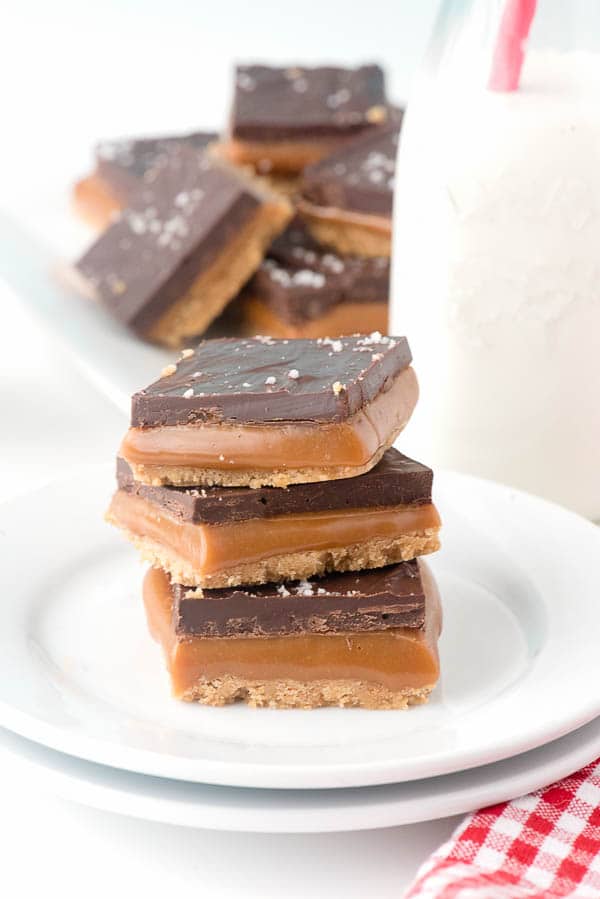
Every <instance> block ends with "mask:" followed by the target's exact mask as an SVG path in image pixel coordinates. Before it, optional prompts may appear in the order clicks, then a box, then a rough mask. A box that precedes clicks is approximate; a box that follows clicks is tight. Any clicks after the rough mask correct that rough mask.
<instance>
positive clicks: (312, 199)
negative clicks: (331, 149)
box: [300, 127, 400, 217]
mask: <svg viewBox="0 0 600 899" xmlns="http://www.w3.org/2000/svg"><path fill="white" fill-rule="evenodd" d="M399 134H400V130H399V127H390V128H380V129H378V130H377V131H374V132H371V133H370V134H365V135H362V136H361V137H358V138H356V139H355V140H353V141H351V142H350V143H348V144H347V145H346V146H345V147H343V148H342V149H340V150H338V151H337V152H336V153H332V154H331V155H330V156H327V157H326V158H325V159H323V160H321V162H317V163H315V164H314V165H310V166H307V167H306V169H305V170H304V174H303V177H302V183H301V185H300V193H301V195H302V197H303V199H305V200H307V201H308V202H309V203H313V204H314V205H316V206H333V207H335V208H337V209H346V210H348V211H350V212H362V213H367V214H370V215H378V216H385V217H391V214H392V200H393V195H394V175H395V171H396V151H397V148H398V136H399Z"/></svg>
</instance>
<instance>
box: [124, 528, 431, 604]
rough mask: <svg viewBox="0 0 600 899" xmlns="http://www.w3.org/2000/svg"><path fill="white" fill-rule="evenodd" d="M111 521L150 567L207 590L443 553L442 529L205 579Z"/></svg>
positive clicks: (251, 565)
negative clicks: (441, 548) (160, 569)
mask: <svg viewBox="0 0 600 899" xmlns="http://www.w3.org/2000/svg"><path fill="white" fill-rule="evenodd" d="M107 520H108V521H109V522H110V523H111V524H114V525H116V526H117V527H119V528H120V529H121V530H122V531H123V533H124V534H125V536H126V537H127V539H128V540H129V541H130V542H131V543H132V544H133V545H134V546H135V548H136V549H137V550H138V551H139V553H140V555H141V557H142V559H143V560H144V561H145V562H149V563H150V564H151V565H153V566H154V567H155V568H162V569H163V571H166V572H168V574H169V576H170V578H171V580H172V581H173V583H177V584H186V585H188V586H190V587H203V588H204V589H217V588H222V587H237V586H239V585H241V584H267V583H270V582H278V581H295V580H303V579H304V578H310V577H314V576H316V575H324V574H329V573H331V572H334V571H362V570H365V569H368V568H383V567H384V566H385V565H392V564H395V563H396V562H408V561H410V559H415V558H417V557H418V556H424V555H429V554H430V553H434V552H437V550H438V549H439V548H440V539H439V528H428V529H427V530H424V531H420V532H414V533H412V534H406V535H405V536H402V537H398V538H397V539H396V540H365V541H363V542H362V543H357V544H353V545H351V546H344V547H336V548H331V549H327V550H307V551H304V552H295V553H286V554H283V555H280V556H274V557H273V558H270V559H263V560H261V561H259V562H248V563H245V564H240V565H232V566H231V567H230V568H228V570H227V571H224V572H219V573H218V574H200V573H199V572H198V569H197V568H196V567H195V566H194V565H193V564H192V563H190V562H189V561H188V560H187V559H183V558H182V557H181V556H179V555H177V554H176V553H174V552H173V551H171V550H169V549H168V548H167V547H165V546H163V545H162V544H159V543H156V542H155V541H153V540H150V539H148V538H147V537H140V536H138V535H137V534H134V533H133V532H132V531H129V530H127V529H126V528H123V526H122V525H120V524H119V522H118V521H116V520H115V519H114V518H112V517H111V516H110V515H108V516H107Z"/></svg>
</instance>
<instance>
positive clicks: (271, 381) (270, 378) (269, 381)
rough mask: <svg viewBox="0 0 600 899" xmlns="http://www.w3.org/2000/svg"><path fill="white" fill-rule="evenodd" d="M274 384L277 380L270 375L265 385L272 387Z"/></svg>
mask: <svg viewBox="0 0 600 899" xmlns="http://www.w3.org/2000/svg"><path fill="white" fill-rule="evenodd" d="M274 383H275V378H274V377H273V375H269V377H268V378H265V384H267V385H269V386H271V385H272V384H274Z"/></svg>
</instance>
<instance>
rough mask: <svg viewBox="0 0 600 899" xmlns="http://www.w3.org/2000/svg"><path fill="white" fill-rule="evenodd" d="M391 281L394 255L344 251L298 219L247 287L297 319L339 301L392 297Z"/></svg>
mask: <svg viewBox="0 0 600 899" xmlns="http://www.w3.org/2000/svg"><path fill="white" fill-rule="evenodd" d="M389 281H390V260H389V259H386V258H385V257H366V256H365V257H361V256H341V255H339V254H337V253H335V252H333V251H331V250H329V249H327V248H325V247H323V246H322V245H321V244H319V243H317V242H316V241H314V240H313V239H312V238H311V237H310V235H309V234H308V232H307V231H306V229H305V228H304V227H303V226H302V225H300V224H297V223H296V222H294V223H293V225H291V226H290V227H289V228H287V230H286V231H284V233H283V234H282V235H281V236H280V237H278V238H277V240H275V241H274V243H273V244H272V246H271V247H270V249H269V256H268V258H267V259H265V260H264V261H263V262H262V264H261V266H260V268H259V269H258V271H257V272H256V273H255V274H254V275H253V277H252V278H251V279H250V281H249V282H248V285H247V286H246V288H245V291H244V293H245V295H247V296H249V297H256V298H258V299H259V300H260V301H261V302H262V303H264V304H265V305H266V306H268V307H269V308H270V309H271V310H272V311H273V312H274V313H275V314H276V315H277V316H278V317H279V318H280V319H283V320H284V321H286V322H289V323H292V324H293V323H298V322H303V321H310V320H312V319H315V318H319V317H320V316H322V315H324V314H325V313H326V312H327V311H328V310H329V309H331V308H332V307H333V306H336V305H338V304H339V303H347V302H352V303H387V301H388V297H389Z"/></svg>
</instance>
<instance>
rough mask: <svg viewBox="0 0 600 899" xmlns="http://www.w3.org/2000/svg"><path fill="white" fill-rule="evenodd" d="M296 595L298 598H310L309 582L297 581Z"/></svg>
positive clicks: (311, 591)
mask: <svg viewBox="0 0 600 899" xmlns="http://www.w3.org/2000/svg"><path fill="white" fill-rule="evenodd" d="M296 594H297V595H298V596H312V595H313V585H312V584H311V583H310V581H299V582H298V586H297V587H296Z"/></svg>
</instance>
